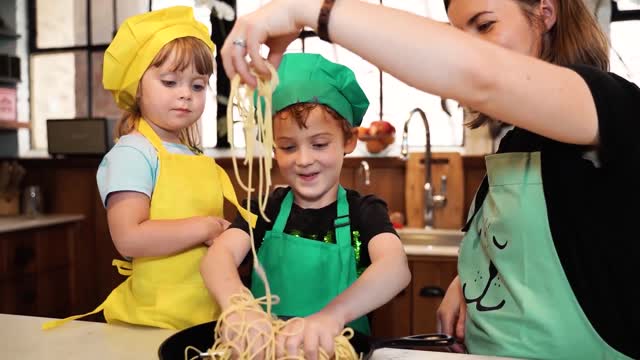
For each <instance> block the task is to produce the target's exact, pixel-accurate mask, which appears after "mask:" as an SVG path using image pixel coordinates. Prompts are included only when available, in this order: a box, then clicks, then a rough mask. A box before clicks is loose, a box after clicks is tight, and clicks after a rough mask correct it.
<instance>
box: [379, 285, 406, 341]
mask: <svg viewBox="0 0 640 360" xmlns="http://www.w3.org/2000/svg"><path fill="white" fill-rule="evenodd" d="M370 319H371V335H373V336H375V337H382V338H387V337H388V338H391V337H400V336H407V335H410V333H411V284H409V286H408V287H407V288H406V289H404V290H402V291H401V292H400V293H399V294H398V295H396V297H395V298H393V299H391V301H389V302H388V303H386V304H385V305H383V306H381V307H380V308H378V309H377V310H375V311H374V312H373V313H372V314H371V318H370Z"/></svg>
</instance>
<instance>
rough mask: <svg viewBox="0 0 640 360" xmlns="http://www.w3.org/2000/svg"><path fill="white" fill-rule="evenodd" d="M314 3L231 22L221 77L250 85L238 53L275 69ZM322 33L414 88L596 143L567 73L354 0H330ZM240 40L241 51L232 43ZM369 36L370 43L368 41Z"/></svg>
mask: <svg viewBox="0 0 640 360" xmlns="http://www.w3.org/2000/svg"><path fill="white" fill-rule="evenodd" d="M321 4H322V0H306V1H301V0H280V1H278V0H275V1H272V2H271V3H269V4H267V5H266V6H265V7H262V8H260V9H258V10H257V11H256V12H254V13H251V14H249V15H247V16H246V17H241V18H239V19H238V20H237V21H236V25H235V26H234V29H233V30H232V32H231V33H230V35H229V37H228V40H227V42H226V43H225V45H224V46H223V48H222V50H221V55H222V58H223V62H224V67H225V70H226V72H227V74H228V75H229V76H230V77H233V75H235V73H236V72H237V73H240V75H241V76H242V77H243V78H244V79H245V80H246V81H247V82H248V83H249V84H251V85H253V84H255V78H253V77H252V76H251V75H250V74H249V71H248V64H247V63H246V62H245V60H244V55H245V54H246V53H247V52H248V53H249V54H250V55H251V58H252V60H253V63H252V64H253V66H254V67H255V69H256V70H257V71H258V72H260V73H263V74H267V73H268V71H267V70H266V64H265V63H264V60H262V59H261V58H260V54H259V52H258V50H259V45H260V44H262V43H266V44H267V45H271V47H270V54H269V57H270V60H271V61H272V62H273V63H274V64H277V63H278V62H279V60H280V58H281V56H282V53H283V52H284V50H285V49H286V45H287V44H288V43H289V42H290V41H292V39H294V38H295V35H297V34H298V32H299V31H300V30H301V29H302V28H303V27H304V26H308V27H312V28H314V29H315V28H316V27H317V21H318V14H319V10H320V6H321ZM329 35H330V37H331V39H332V41H333V42H335V43H337V44H340V45H342V46H344V47H346V48H347V49H349V50H351V51H353V52H354V53H356V54H358V55H360V56H361V57H363V58H364V59H365V60H367V61H369V62H371V63H373V64H375V65H377V66H378V67H380V68H381V69H382V70H383V71H385V72H388V73H390V74H391V75H393V76H395V77H397V78H398V79H400V80H402V81H403V82H405V83H407V84H409V85H411V86H414V87H416V88H418V89H420V90H423V91H426V92H429V93H432V94H435V95H438V96H441V97H445V98H451V99H455V100H457V101H459V102H460V103H462V104H464V105H466V106H469V107H471V108H473V109H475V110H477V111H480V112H482V113H485V114H487V115H489V116H491V117H493V118H496V119H499V120H502V121H504V122H507V123H510V124H513V125H516V126H519V127H522V128H524V129H527V130H530V131H532V132H535V133H538V134H540V135H543V136H546V137H549V138H552V139H555V140H558V141H562V142H568V143H576V144H595V143H596V142H597V134H598V124H597V114H596V109H595V105H594V101H593V98H592V96H591V93H590V91H589V89H588V87H587V85H586V84H585V82H584V81H583V79H582V78H581V77H580V76H579V75H578V74H576V73H575V72H573V71H571V70H569V69H566V68H562V67H559V66H555V65H552V64H549V63H546V62H544V61H541V60H538V59H535V58H533V57H530V56H525V55H521V54H518V53H516V52H513V51H510V50H507V49H504V48H501V47H499V46H497V45H494V44H492V43H489V42H488V41H483V40H480V39H476V38H474V37H472V36H471V35H468V34H466V33H464V32H462V31H460V30H457V29H455V28H453V27H452V26H449V25H445V24H442V23H439V22H436V21H432V20H429V19H426V18H424V17H420V16H417V15H413V14H410V13H408V12H404V11H401V10H396V9H391V8H386V7H383V6H379V5H374V4H369V3H366V2H362V1H358V0H337V1H336V2H335V5H334V7H333V10H332V12H331V15H330V20H329ZM239 38H242V39H244V38H246V39H247V49H246V51H245V49H244V48H242V47H239V46H237V45H233V44H232V41H233V40H235V39H239ZM372 39H375V41H372Z"/></svg>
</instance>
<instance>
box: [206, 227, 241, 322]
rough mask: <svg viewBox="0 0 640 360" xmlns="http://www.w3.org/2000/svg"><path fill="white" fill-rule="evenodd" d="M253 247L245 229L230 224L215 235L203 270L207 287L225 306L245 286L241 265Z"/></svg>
mask: <svg viewBox="0 0 640 360" xmlns="http://www.w3.org/2000/svg"><path fill="white" fill-rule="evenodd" d="M250 249H251V238H250V237H249V234H247V233H246V232H244V231H243V230H240V229H236V228H230V229H227V230H226V231H225V232H223V233H222V234H221V235H220V236H219V237H217V238H216V239H215V241H214V242H213V245H212V246H211V247H209V251H207V255H205V257H204V258H203V259H202V262H201V263H200V273H201V274H202V279H203V280H204V283H205V285H206V286H207V289H209V292H210V293H211V295H212V296H213V297H214V298H215V299H216V301H217V302H218V304H220V306H221V307H222V309H223V310H225V309H226V308H227V307H228V306H229V299H230V298H231V296H232V295H234V294H239V293H241V292H242V290H243V289H244V288H245V286H244V285H243V284H242V280H240V275H239V274H238V266H239V265H240V263H241V262H242V260H243V259H244V257H245V256H246V255H247V253H249V250H250Z"/></svg>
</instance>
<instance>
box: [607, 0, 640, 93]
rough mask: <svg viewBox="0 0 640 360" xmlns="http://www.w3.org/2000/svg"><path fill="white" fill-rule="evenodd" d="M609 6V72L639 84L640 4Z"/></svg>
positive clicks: (630, 0)
mask: <svg viewBox="0 0 640 360" xmlns="http://www.w3.org/2000/svg"><path fill="white" fill-rule="evenodd" d="M611 6H612V11H611V19H612V21H611V28H610V38H611V71H612V72H614V73H616V74H618V75H620V76H622V77H624V78H626V79H627V80H629V81H632V82H635V83H636V84H640V48H639V47H638V45H637V44H638V40H637V34H640V2H639V1H636V0H617V1H613V2H612V3H611Z"/></svg>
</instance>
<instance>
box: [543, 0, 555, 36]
mask: <svg viewBox="0 0 640 360" xmlns="http://www.w3.org/2000/svg"><path fill="white" fill-rule="evenodd" d="M539 10H540V15H541V16H542V20H543V21H544V27H545V32H546V31H549V30H550V29H551V28H552V27H553V25H555V24H556V21H557V20H558V13H557V11H556V0H541V1H540V9H539Z"/></svg>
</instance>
